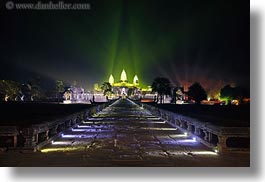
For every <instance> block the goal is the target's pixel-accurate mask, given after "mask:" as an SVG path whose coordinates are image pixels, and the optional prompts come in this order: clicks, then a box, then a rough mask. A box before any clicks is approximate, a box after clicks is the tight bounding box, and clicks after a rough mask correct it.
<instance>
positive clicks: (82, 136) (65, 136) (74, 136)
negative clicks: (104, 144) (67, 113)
mask: <svg viewBox="0 0 265 182" xmlns="http://www.w3.org/2000/svg"><path fill="white" fill-rule="evenodd" d="M91 137H92V136H91V135H63V136H62V138H91Z"/></svg>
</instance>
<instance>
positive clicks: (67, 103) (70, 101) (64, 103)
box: [63, 100, 72, 104]
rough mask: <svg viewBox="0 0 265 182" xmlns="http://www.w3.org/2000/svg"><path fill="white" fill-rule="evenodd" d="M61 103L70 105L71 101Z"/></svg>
mask: <svg viewBox="0 0 265 182" xmlns="http://www.w3.org/2000/svg"><path fill="white" fill-rule="evenodd" d="M63 103H64V104H71V103H72V101H70V100H64V101H63Z"/></svg>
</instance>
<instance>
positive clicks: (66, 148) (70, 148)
mask: <svg viewBox="0 0 265 182" xmlns="http://www.w3.org/2000/svg"><path fill="white" fill-rule="evenodd" d="M81 149H84V147H62V148H46V149H42V150H40V151H41V152H43V153H47V152H69V151H75V150H81Z"/></svg>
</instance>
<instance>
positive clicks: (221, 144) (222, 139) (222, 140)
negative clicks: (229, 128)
mask: <svg viewBox="0 0 265 182" xmlns="http://www.w3.org/2000/svg"><path fill="white" fill-rule="evenodd" d="M227 138H228V137H227V136H218V143H217V147H218V151H219V152H225V151H227V149H228V147H227V145H226V140H227Z"/></svg>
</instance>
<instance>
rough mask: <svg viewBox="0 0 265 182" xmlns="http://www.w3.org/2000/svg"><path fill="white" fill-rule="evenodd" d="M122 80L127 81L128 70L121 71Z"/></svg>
mask: <svg viewBox="0 0 265 182" xmlns="http://www.w3.org/2000/svg"><path fill="white" fill-rule="evenodd" d="M121 81H123V82H125V81H127V76H126V72H125V70H124V69H123V70H122V72H121Z"/></svg>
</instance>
